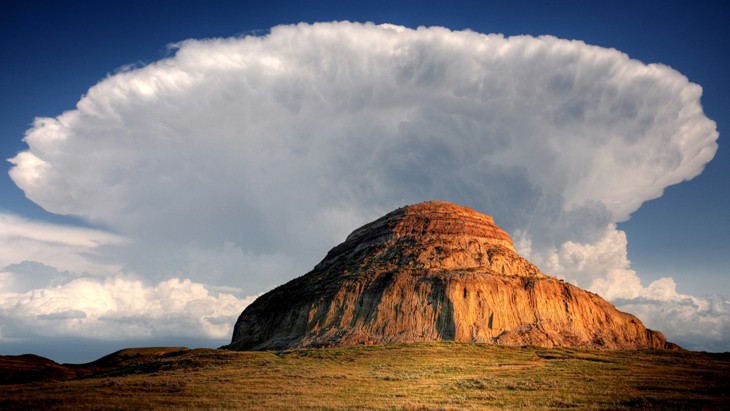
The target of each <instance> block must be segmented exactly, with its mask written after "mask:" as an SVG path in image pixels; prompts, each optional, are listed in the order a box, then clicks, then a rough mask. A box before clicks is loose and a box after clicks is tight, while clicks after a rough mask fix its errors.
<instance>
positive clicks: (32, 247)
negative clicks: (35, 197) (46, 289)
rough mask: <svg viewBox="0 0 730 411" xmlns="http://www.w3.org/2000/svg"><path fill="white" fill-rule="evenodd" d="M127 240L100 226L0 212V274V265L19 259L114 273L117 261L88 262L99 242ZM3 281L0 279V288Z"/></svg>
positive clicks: (79, 270)
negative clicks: (92, 227) (42, 219)
mask: <svg viewBox="0 0 730 411" xmlns="http://www.w3.org/2000/svg"><path fill="white" fill-rule="evenodd" d="M128 242H129V240H128V239H126V238H125V237H123V236H120V235H116V234H113V233H110V232H107V231H103V230H96V229H90V228H83V227H72V226H63V225H58V224H50V223H43V222H35V221H29V220H27V219H24V218H21V217H18V216H16V215H12V214H7V213H0V250H2V252H0V275H2V273H3V272H4V271H5V269H3V268H2V267H6V266H8V265H11V264H20V263H22V262H23V261H42V262H44V263H46V264H48V265H52V266H54V267H57V268H59V269H61V270H64V271H72V272H76V273H84V272H85V273H87V274H90V275H96V276H107V275H110V274H115V273H117V272H118V271H119V269H120V268H121V266H120V265H115V264H105V263H95V262H92V261H91V260H93V258H94V256H97V255H99V253H100V251H99V248H100V247H103V246H121V245H124V244H126V243H128ZM2 285H3V283H0V288H1V287H2Z"/></svg>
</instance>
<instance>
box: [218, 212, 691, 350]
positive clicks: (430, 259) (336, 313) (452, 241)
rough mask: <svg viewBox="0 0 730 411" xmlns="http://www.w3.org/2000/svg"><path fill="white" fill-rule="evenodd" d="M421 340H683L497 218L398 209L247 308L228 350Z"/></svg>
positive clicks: (621, 346) (633, 343)
mask: <svg viewBox="0 0 730 411" xmlns="http://www.w3.org/2000/svg"><path fill="white" fill-rule="evenodd" d="M417 341H457V342H479V343H493V344H505V345H528V344H532V345H537V346H541V347H555V346H564V347H586V348H594V349H600V350H627V349H647V348H678V346H676V345H675V344H672V343H668V342H667V341H666V339H665V338H664V335H663V334H662V333H661V332H659V331H653V330H649V329H647V328H646V327H644V325H643V324H642V323H641V321H639V319H638V318H636V317H635V316H633V315H631V314H628V313H624V312H621V311H619V310H617V309H616V307H614V306H613V305H612V304H610V303H609V302H607V301H606V300H604V299H603V298H601V297H600V296H598V295H596V294H594V293H592V292H590V291H585V290H582V289H580V288H578V287H576V286H574V285H572V284H569V283H565V282H563V281H561V280H558V279H556V278H554V277H550V276H546V275H545V274H543V273H541V272H540V270H538V269H537V267H535V266H534V265H532V264H531V263H530V262H529V261H527V260H525V259H524V258H522V257H520V256H519V255H517V253H516V252H515V248H514V245H513V243H512V239H511V238H510V237H509V235H507V233H506V232H504V231H503V230H502V229H500V228H499V227H497V226H496V225H495V224H494V221H493V220H492V218H491V217H489V216H487V215H484V214H480V213H478V212H476V211H474V210H472V209H470V208H466V207H461V206H458V205H455V204H451V203H446V202H440V201H433V202H427V203H421V204H417V205H412V206H406V207H402V208H399V209H397V210H395V211H393V212H391V213H388V214H386V215H385V216H383V217H381V218H379V219H377V220H375V221H373V222H371V223H369V224H366V225H364V226H362V227H360V228H358V229H357V230H355V231H353V232H352V234H350V235H349V236H348V237H347V239H346V240H345V242H343V243H342V244H340V245H338V246H336V247H334V248H333V249H332V250H330V252H329V253H327V256H326V257H325V258H324V260H322V262H320V263H319V264H317V266H315V267H314V269H313V270H312V271H310V272H309V273H307V274H305V275H303V276H301V277H299V278H296V279H294V280H292V281H290V282H288V283H286V284H284V285H281V286H279V287H277V288H275V289H273V290H272V291H269V292H268V293H266V294H264V295H262V296H260V297H259V298H257V299H256V300H255V301H254V302H253V303H252V304H251V305H249V306H248V307H247V308H246V309H245V310H244V311H243V313H241V315H240V317H239V318H238V321H237V322H236V325H235V327H234V331H233V338H232V341H231V344H229V345H227V346H225V347H222V348H226V349H229V350H241V351H243V350H246V351H248V350H286V349H294V348H324V347H351V346H358V345H374V344H392V343H409V342H417Z"/></svg>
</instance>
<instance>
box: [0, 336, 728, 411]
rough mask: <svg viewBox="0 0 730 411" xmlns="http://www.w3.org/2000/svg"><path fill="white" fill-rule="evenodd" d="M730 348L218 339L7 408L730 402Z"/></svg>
mask: <svg viewBox="0 0 730 411" xmlns="http://www.w3.org/2000/svg"><path fill="white" fill-rule="evenodd" d="M729 377H730V356H728V355H727V354H718V355H712V354H705V353H695V352H681V351H663V350H651V351H620V352H601V351H593V350H587V349H572V348H558V349H542V348H538V347H533V346H527V347H505V346H495V345H484V344H458V343H416V344H408V345H389V346H374V347H360V348H335V349H323V350H294V351H284V352H229V351H219V350H209V349H199V350H191V351H187V352H180V353H177V354H176V355H173V356H167V357H162V358H155V359H153V360H150V361H147V362H142V363H134V364H129V365H127V366H125V367H123V368H120V369H117V370H115V371H112V372H107V373H104V374H97V375H94V376H91V377H86V378H83V379H77V380H70V381H57V382H45V383H34V384H25V385H6V386H3V387H1V388H0V408H3V409H62V410H64V409H69V410H91V409H94V410H102V409H103V410H115V409H175V410H193V409H207V410H228V409H250V410H271V409H282V410H319V409H333V410H362V409H372V410H382V409H385V410H391V409H392V410H452V409H453V410H456V409H474V410H481V409H515V408H522V409H545V410H547V409H555V410H557V409H560V410H562V409H574V410H580V409H619V410H620V409H651V410H661V409H730V402H729V401H728V398H727V397H726V396H727V395H728V394H730V378H729Z"/></svg>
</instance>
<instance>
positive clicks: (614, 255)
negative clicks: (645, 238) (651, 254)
mask: <svg viewBox="0 0 730 411" xmlns="http://www.w3.org/2000/svg"><path fill="white" fill-rule="evenodd" d="M524 241H525V240H524V239H523V241H522V242H521V243H518V247H519V246H520V245H522V247H529V243H527V244H526V243H525V242H524ZM626 248H627V242H626V234H625V233H624V232H623V231H620V230H616V226H615V224H609V225H607V226H606V227H605V230H604V232H603V236H602V238H600V239H599V240H598V241H594V242H592V243H576V242H573V241H567V242H565V243H563V244H562V245H560V247H558V248H556V249H553V250H551V251H543V252H541V253H538V254H536V255H535V254H533V255H532V259H531V261H533V262H534V263H536V264H537V265H538V266H540V267H544V269H545V271H546V272H547V273H550V274H552V275H557V276H558V277H560V278H564V279H566V280H567V281H570V282H573V283H576V284H577V285H578V286H582V287H583V288H586V289H588V290H591V291H593V292H595V293H596V294H599V295H600V296H602V297H603V298H605V299H607V300H609V301H612V302H614V304H615V305H616V307H617V308H618V309H620V310H622V311H625V312H630V313H632V314H634V315H636V316H637V317H639V319H641V321H642V322H643V323H644V325H645V326H647V327H648V328H651V329H655V330H660V331H662V332H663V333H664V335H665V336H666V337H667V339H668V340H669V341H671V342H674V343H678V344H680V345H681V346H683V347H684V348H686V349H691V350H706V351H728V350H730V301H728V299H727V298H725V297H723V296H720V295H708V296H704V297H701V298H697V297H693V296H690V295H684V294H680V293H678V292H677V290H676V283H675V282H674V280H673V279H672V278H670V277H665V278H661V279H659V280H656V281H653V282H652V283H650V284H649V285H648V286H646V287H644V286H643V285H642V284H641V279H640V278H639V276H638V275H637V273H636V271H634V270H632V269H630V261H629V260H628V258H627V255H626ZM518 250H519V248H518Z"/></svg>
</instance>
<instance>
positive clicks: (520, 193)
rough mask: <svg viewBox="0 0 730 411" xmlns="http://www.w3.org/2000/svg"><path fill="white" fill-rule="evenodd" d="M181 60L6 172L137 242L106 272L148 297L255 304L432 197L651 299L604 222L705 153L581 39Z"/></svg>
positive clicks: (114, 88) (406, 36)
mask: <svg viewBox="0 0 730 411" xmlns="http://www.w3.org/2000/svg"><path fill="white" fill-rule="evenodd" d="M175 48H176V51H175V54H174V55H173V56H171V57H169V58H165V59H163V60H160V61H158V62H156V63H153V64H150V65H148V66H145V67H142V68H137V69H131V70H123V71H121V72H118V73H116V74H113V75H109V76H108V77H107V78H106V79H104V80H102V81H101V82H99V83H98V84H96V85H95V86H93V87H92V88H90V89H89V91H88V93H87V94H86V95H85V96H84V97H82V99H81V100H80V101H79V103H78V104H77V107H76V109H75V110H71V111H67V112H65V113H63V114H62V115H60V116H58V117H57V118H39V119H36V121H35V123H34V125H33V127H32V128H31V129H29V130H28V131H27V133H26V137H25V141H26V142H27V144H28V146H29V149H28V151H25V152H22V153H20V154H18V155H17V156H16V157H14V158H12V159H10V161H11V162H12V163H13V164H14V167H13V168H12V169H11V171H10V175H11V177H12V179H13V181H14V182H15V183H16V184H17V185H18V186H19V187H20V188H21V189H23V190H24V191H25V194H26V196H27V197H28V198H30V199H31V200H32V201H34V202H36V203H38V204H39V205H40V206H42V207H43V208H45V209H46V210H48V211H50V212H53V213H61V214H75V215H83V216H87V217H88V218H89V219H90V221H95V222H102V223H103V224H105V225H106V226H108V227H110V228H111V229H113V230H115V231H116V232H119V233H120V234H121V235H124V236H125V237H126V238H129V239H130V240H131V242H130V243H129V244H128V245H125V246H123V247H102V248H103V250H104V253H105V254H104V256H105V259H104V260H103V262H104V263H105V264H117V265H123V266H124V269H123V271H125V272H135V273H137V274H139V275H141V276H143V277H147V278H149V279H150V280H151V281H152V282H153V283H159V284H163V283H165V281H169V280H170V279H173V278H188V279H190V280H191V281H193V282H194V283H201V284H206V286H207V287H209V288H210V287H226V286H228V287H235V288H241V289H243V290H245V292H246V293H248V295H251V294H255V293H258V292H261V291H265V290H266V289H268V288H270V287H272V286H274V285H277V284H280V283H282V282H284V281H286V280H288V279H290V278H292V277H294V276H296V275H300V274H304V273H305V272H306V271H308V270H309V269H311V268H312V266H313V265H314V264H316V263H317V262H318V261H319V260H320V259H321V258H323V257H324V255H325V253H326V251H327V250H328V249H329V248H331V247H332V246H334V245H336V244H337V243H338V242H340V241H342V240H344V238H345V236H346V235H347V234H348V233H349V232H350V231H352V230H353V229H354V228H356V227H358V226H360V225H362V224H363V223H366V222H367V221H370V220H372V219H374V218H377V217H379V216H380V215H382V214H384V213H386V212H388V211H391V210H393V209H395V208H397V207H400V206H402V205H404V204H409V203H410V204H412V203H417V202H421V201H426V200H444V201H451V202H454V203H457V204H461V205H464V206H468V207H472V208H474V209H476V210H477V211H480V212H483V213H486V214H490V215H492V216H493V217H494V218H495V221H496V222H497V224H498V225H500V227H502V228H504V229H505V230H507V231H508V232H509V233H511V234H513V236H514V237H515V240H516V244H517V246H518V248H519V249H521V250H522V251H525V252H528V253H529V255H530V258H531V259H534V260H535V261H533V262H535V263H536V264H537V265H538V267H540V268H541V269H542V270H543V271H545V272H546V273H548V274H553V275H563V276H565V277H566V278H567V279H568V280H571V281H575V282H577V283H578V284H579V285H581V286H583V287H589V288H592V289H594V290H597V291H599V293H601V295H604V296H606V297H608V298H625V299H626V298H629V299H634V298H639V297H642V298H650V297H651V296H647V295H648V294H646V293H659V292H660V291H661V287H660V286H661V285H662V284H663V283H656V285H654V284H652V285H650V286H649V287H646V288H644V287H643V286H641V284H640V281H639V278H638V277H637V275H636V273H635V272H633V271H632V270H630V265H629V262H628V260H627V259H626V238H625V236H624V235H623V233H621V232H620V231H617V230H616V229H615V223H616V222H618V221H623V220H626V219H628V217H629V215H630V214H631V213H632V212H633V211H635V210H636V209H638V208H639V207H640V206H641V204H642V203H643V202H644V201H647V200H649V199H653V198H656V197H659V196H660V195H661V194H662V192H663V190H664V188H665V187H667V186H668V185H671V184H677V183H679V182H681V181H683V180H688V179H691V178H693V177H694V176H696V175H698V174H699V173H701V172H702V170H703V168H704V165H705V164H706V163H707V162H708V161H710V160H711V159H712V157H713V156H714V153H715V151H716V149H717V144H716V140H717V138H718V133H717V131H716V127H715V123H714V122H713V121H711V120H709V119H708V118H707V117H706V116H705V115H704V113H703V111H702V106H701V104H700V97H701V94H702V89H701V87H700V86H698V85H696V84H693V83H690V82H689V81H688V80H687V78H686V77H685V76H683V75H682V74H680V73H679V72H677V71H675V70H673V69H671V68H669V67H666V66H663V65H660V64H649V65H646V64H643V63H642V62H640V61H636V60H631V59H630V58H629V57H628V56H627V55H625V54H623V53H621V52H619V51H617V50H614V49H605V48H601V47H595V46H590V45H586V44H585V43H583V42H581V41H567V40H561V39H557V38H554V37H550V36H542V37H538V38H534V37H530V36H517V37H510V38H504V37H503V36H501V35H494V34H492V35H484V34H480V33H475V32H471V31H463V32H458V31H456V32H452V31H450V30H448V29H444V28H439V27H431V28H423V27H421V28H419V29H417V30H411V29H407V28H403V27H397V26H392V25H381V26H376V25H373V24H356V23H348V22H342V23H322V24H314V25H307V24H299V25H294V26H279V27H275V28H273V29H272V30H271V33H270V34H269V35H267V36H265V37H245V38H229V39H207V40H187V41H184V42H181V43H179V44H177V45H175ZM28 260H31V261H39V262H43V263H45V264H49V265H52V266H54V267H58V268H59V269H60V270H66V269H67V268H65V266H62V265H57V264H55V263H53V264H51V263H49V262H47V261H46V260H44V259H42V258H28ZM100 261H101V260H100ZM14 263H19V261H15V262H14ZM652 287H653V288H652ZM210 289H212V288H210ZM649 290H651V291H649ZM652 295H653V294H652ZM651 298H654V297H651ZM656 298H659V297H656ZM662 298H663V299H662ZM662 298H659V300H657V301H660V300H661V301H674V300H671V299H667V298H664V297H662ZM80 312H83V313H86V315H87V317H84V318H81V317H80V315H81V314H79V313H80ZM63 313H66V314H63ZM38 315H57V316H67V317H68V318H67V319H66V320H63V321H78V322H84V321H89V320H88V318H91V317H89V315H91V314H89V312H88V311H87V310H85V309H81V308H78V307H70V308H68V309H64V310H63V311H58V312H55V311H54V312H53V313H51V312H48V313H43V314H38ZM44 318H45V317H44ZM46 321H48V320H46Z"/></svg>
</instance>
